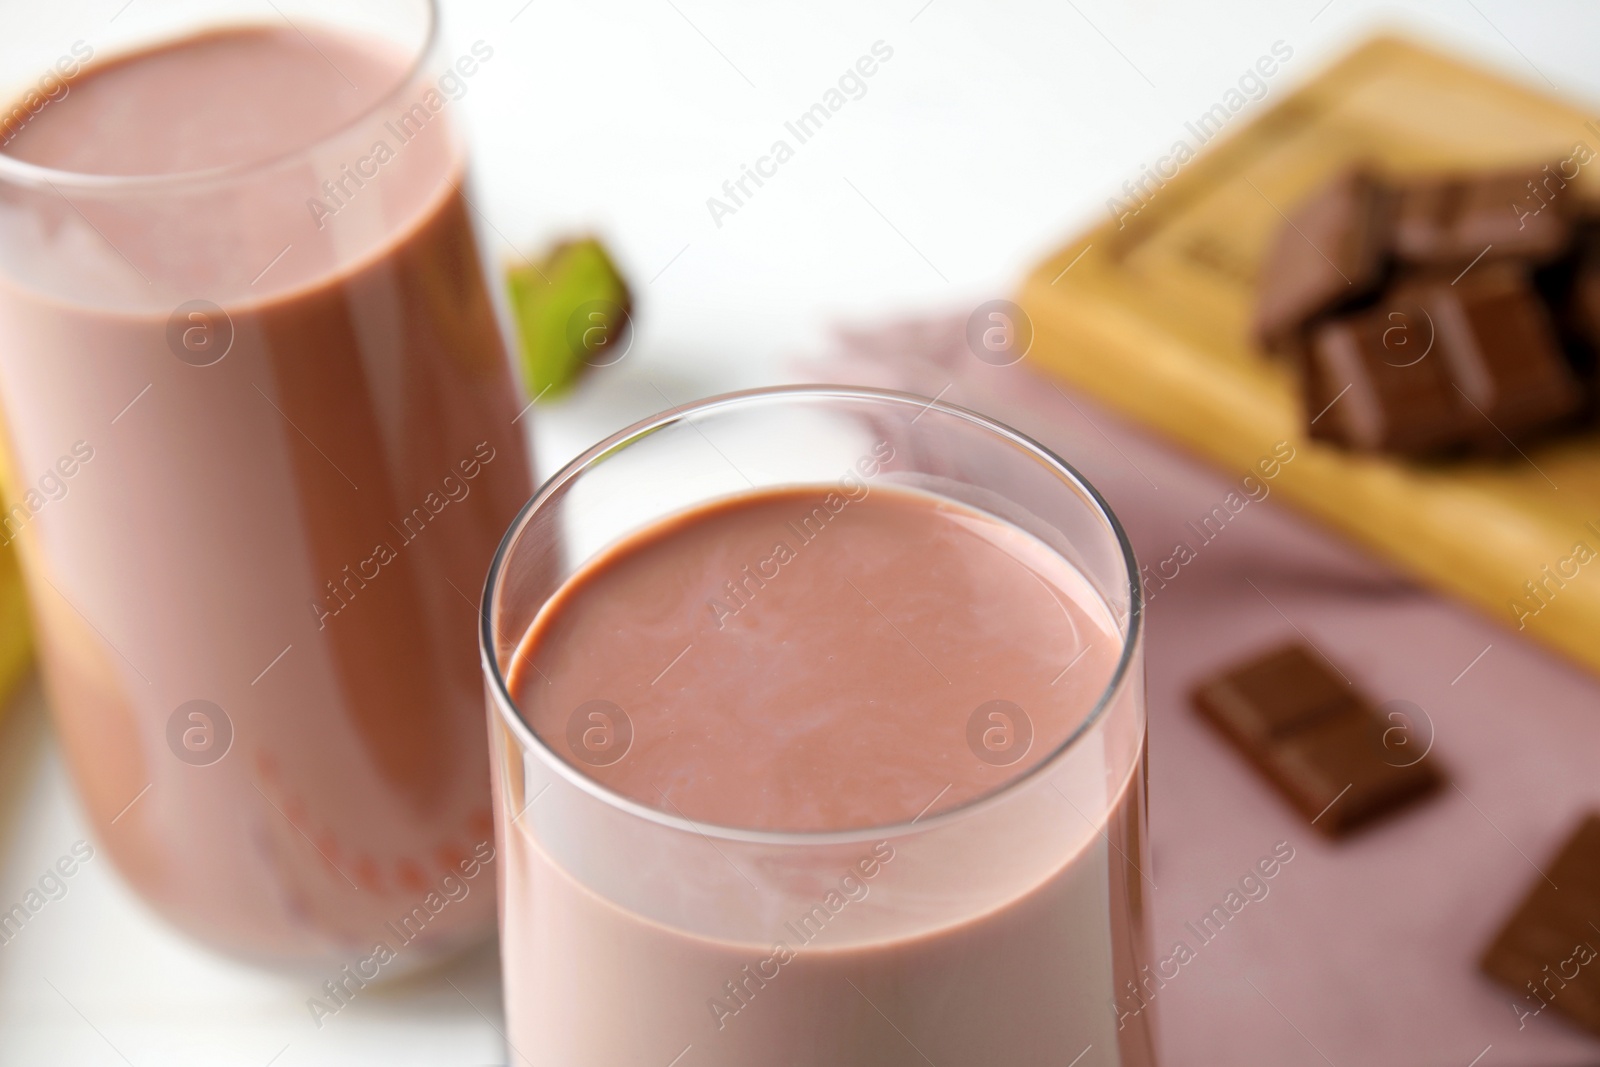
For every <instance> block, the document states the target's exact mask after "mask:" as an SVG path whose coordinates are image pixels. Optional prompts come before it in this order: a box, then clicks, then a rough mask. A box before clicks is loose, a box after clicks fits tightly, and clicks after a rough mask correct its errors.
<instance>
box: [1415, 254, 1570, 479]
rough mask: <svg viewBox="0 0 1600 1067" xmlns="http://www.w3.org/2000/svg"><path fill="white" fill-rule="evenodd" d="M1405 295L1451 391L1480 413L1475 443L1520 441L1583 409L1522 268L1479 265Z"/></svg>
mask: <svg viewBox="0 0 1600 1067" xmlns="http://www.w3.org/2000/svg"><path fill="white" fill-rule="evenodd" d="M1409 295H1410V296H1411V298H1413V299H1415V300H1416V302H1417V303H1418V304H1420V305H1421V306H1422V308H1423V309H1424V310H1425V311H1426V312H1427V313H1428V315H1429V318H1430V320H1431V321H1432V324H1433V327H1434V329H1435V331H1436V342H1435V350H1436V352H1437V353H1438V355H1439V357H1440V358H1441V359H1442V360H1443V362H1444V363H1445V365H1446V368H1447V371H1448V375H1449V378H1450V380H1451V382H1452V385H1453V387H1454V389H1455V390H1459V395H1460V397H1461V398H1462V399H1463V400H1465V401H1466V402H1467V404H1468V406H1469V407H1471V408H1472V409H1473V410H1474V412H1476V413H1478V415H1479V420H1480V422H1479V427H1478V429H1477V433H1476V439H1477V441H1478V442H1479V443H1480V444H1483V445H1486V446H1488V447H1490V448H1493V449H1499V448H1502V447H1503V446H1504V442H1505V439H1506V438H1510V439H1511V440H1512V441H1519V440H1522V439H1524V438H1526V437H1528V436H1530V435H1531V434H1532V433H1534V432H1536V431H1540V430H1544V429H1546V428H1548V427H1551V426H1553V425H1555V424H1557V423H1560V422H1561V421H1563V420H1565V419H1567V418H1569V417H1570V416H1572V415H1574V414H1576V413H1577V412H1578V411H1579V410H1580V409H1581V408H1582V407H1583V406H1584V402H1585V399H1586V397H1585V394H1584V390H1583V388H1582V386H1581V385H1580V384H1579V382H1578V378H1577V375H1576V374H1575V373H1574V372H1573V370H1572V366H1571V364H1570V363H1568V362H1567V358H1566V354H1565V352H1564V350H1563V349H1562V346H1561V342H1560V339H1559V338H1558V336H1557V334H1556V330H1555V325H1554V323H1553V322H1552V321H1551V318H1550V313H1549V311H1548V310H1547V309H1546V307H1545V306H1544V304H1543V303H1542V302H1541V301H1540V299H1539V296H1538V294H1537V292H1536V291H1535V290H1534V288H1533V285H1532V282H1531V281H1530V279H1529V276H1528V273H1527V271H1526V269H1525V268H1523V267H1521V266H1518V265H1515V264H1509V263H1503V264H1490V265H1487V266H1486V265H1483V264H1479V265H1478V266H1477V267H1475V268H1473V269H1472V270H1471V271H1469V272H1468V273H1467V274H1466V276H1464V277H1462V278H1460V279H1459V280H1457V281H1456V282H1454V283H1449V282H1445V281H1443V280H1439V281H1435V282H1432V283H1429V284H1425V285H1419V286H1417V287H1416V288H1414V289H1413V290H1411V291H1410V293H1409ZM1430 358H1431V357H1430Z"/></svg>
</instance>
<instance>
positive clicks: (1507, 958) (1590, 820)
mask: <svg viewBox="0 0 1600 1067" xmlns="http://www.w3.org/2000/svg"><path fill="white" fill-rule="evenodd" d="M1481 964H1482V967H1483V970H1484V971H1485V972H1486V973H1487V974H1489V975H1490V976H1492V977H1493V978H1496V979H1498V980H1499V981H1501V982H1504V983H1505V984H1506V986H1507V987H1508V988H1510V989H1511V990H1513V991H1514V992H1515V993H1516V994H1517V999H1514V1000H1513V1001H1512V1002H1511V1004H1512V1010H1513V1011H1515V1012H1516V1013H1517V1016H1518V1019H1519V1020H1520V1021H1521V1022H1522V1023H1523V1024H1524V1025H1526V1022H1527V1020H1528V1018H1529V1017H1530V1016H1535V1015H1540V1014H1542V1013H1543V1012H1544V1010H1545V1009H1546V1008H1550V1009H1552V1010H1553V1011H1557V1012H1560V1013H1561V1014H1563V1015H1565V1016H1566V1017H1567V1018H1568V1019H1571V1020H1572V1021H1573V1022H1575V1023H1577V1024H1578V1025H1579V1026H1582V1027H1583V1028H1585V1029H1586V1030H1589V1031H1591V1032H1593V1033H1596V1034H1600V814H1591V815H1589V816H1588V817H1587V818H1586V819H1585V820H1584V821H1583V822H1582V823H1581V824H1580V825H1579V827H1578V829H1577V831H1576V832H1574V833H1573V835H1572V836H1571V837H1570V838H1568V839H1567V842H1566V844H1564V845H1563V846H1562V847H1561V851H1560V852H1559V853H1557V854H1556V857H1555V859H1554V860H1552V861H1551V862H1549V863H1547V864H1546V865H1545V866H1544V868H1543V872H1542V873H1541V874H1540V875H1539V876H1538V877H1537V878H1535V880H1534V882H1533V885H1532V887H1531V888H1530V889H1529V890H1528V892H1527V895H1526V896H1524V897H1523V899H1522V903H1521V904H1519V905H1518V906H1517V910H1516V911H1514V912H1512V914H1511V918H1510V919H1509V920H1507V922H1506V924H1505V926H1504V927H1502V928H1501V930H1500V932H1499V934H1498V935H1496V937H1495V939H1494V941H1493V942H1491V943H1490V945H1489V947H1488V949H1487V950H1486V951H1485V952H1484V954H1483V958H1482V961H1481Z"/></svg>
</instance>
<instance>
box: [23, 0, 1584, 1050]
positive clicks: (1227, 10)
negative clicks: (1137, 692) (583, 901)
mask: <svg viewBox="0 0 1600 1067" xmlns="http://www.w3.org/2000/svg"><path fill="white" fill-rule="evenodd" d="M445 6H446V23H447V33H448V35H449V38H450V39H451V41H452V42H453V45H452V52H451V54H452V55H454V53H455V52H459V51H463V50H465V49H466V48H467V46H469V45H470V44H472V43H473V42H474V41H477V40H480V39H481V40H482V41H484V42H485V43H486V44H488V45H489V46H491V47H492V48H493V49H494V56H493V59H492V60H491V61H490V62H488V63H486V64H485V65H484V67H483V68H482V70H481V71H480V73H479V75H478V76H477V77H476V78H474V79H473V81H472V83H471V86H470V89H469V91H468V94H467V95H466V96H465V97H464V98H463V99H462V100H461V102H460V103H459V104H458V105H453V106H455V107H457V108H459V112H458V113H459V114H460V115H461V116H462V117H463V118H464V119H465V121H466V122H467V123H468V125H469V127H470V128H471V130H472V133H473V136H474V139H475V146H476V159H477V176H476V185H477V189H478V194H477V197H476V201H477V203H478V205H479V207H480V208H481V209H482V213H483V215H484V216H485V218H486V220H487V222H486V226H485V228H484V233H485V236H486V238H487V239H488V240H489V241H490V242H491V244H497V245H499V248H498V252H499V253H500V254H503V255H507V256H509V255H511V254H512V249H513V246H516V247H521V248H524V249H531V248H536V247H538V246H539V245H540V244H541V243H542V242H545V241H548V240H551V239H554V238H556V237H558V236H561V235H564V234H568V233H572V232H576V231H584V230H589V231H593V232H597V233H599V234H601V235H602V236H603V237H604V238H605V239H606V240H607V241H608V242H609V243H610V245H611V247H612V248H613V249H614V250H615V251H616V252H617V253H618V255H619V257H620V259H621V261H622V264H623V266H624V268H625V270H626V271H627V273H628V274H629V276H630V278H631V279H632V280H633V281H634V283H635V286H636V289H637V291H638V294H639V300H638V304H639V309H638V317H637V335H636V340H635V342H634V345H633V347H632V349H631V351H630V352H629V354H628V356H627V358H626V359H624V360H623V361H622V362H621V363H619V364H617V365H616V366H614V367H611V368H607V369H606V370H604V371H601V372H598V373H596V374H595V375H594V376H593V377H592V378H591V379H590V380H589V381H588V382H586V383H585V385H584V386H583V387H582V388H581V389H580V390H579V391H578V393H577V394H576V395H574V396H572V397H570V398H568V399H566V400H564V401H563V402H561V403H559V404H550V405H545V404H541V405H539V406H538V408H536V409H535V416H534V418H533V420H532V421H533V424H534V425H533V435H534V437H535V440H536V447H537V450H538V458H539V466H540V469H541V471H543V472H546V473H548V472H549V471H550V470H552V469H554V467H555V466H557V465H559V464H560V463H561V462H564V461H565V460H566V459H568V458H570V457H571V456H572V455H573V454H575V453H576V452H578V451H579V450H581V449H582V448H583V447H586V446H587V445H588V444H590V443H592V442H593V441H594V440H596V439H598V438H600V437H602V436H604V435H605V434H607V433H609V432H611V431H612V430H615V429H617V428H619V427H620V426H622V425H625V424H626V423H628V422H631V421H633V420H635V419H637V418H640V417H643V416H645V415H647V414H650V413H651V412H653V411H656V410H659V409H661V408H663V407H666V406H667V404H668V402H669V401H671V402H682V401H685V400H688V399H692V398H694V397H697V396H702V395H706V394H710V393H715V392H721V391H725V390H728V389H737V388H745V387H749V386H754V385H761V384H766V383H772V382H776V381H783V380H787V379H788V378H790V377H791V376H792V372H791V371H790V369H789V358H790V357H792V356H795V355H800V354H804V353H806V352H812V351H816V350H817V349H818V348H820V347H821V346H822V345H824V344H825V343H826V338H827V333H828V330H829V329H830V328H831V327H832V326H834V325H837V324H840V323H851V322H856V323H867V322H872V321H876V320H881V319H884V318H887V317H891V316H894V315H904V314H914V313H918V312H931V311H938V310H951V311H958V312H965V311H967V310H970V309H971V308H972V307H973V306H975V305H976V304H977V303H979V302H982V301H984V300H987V299H990V298H993V297H996V296H1003V295H1005V294H1007V293H1008V292H1009V291H1010V290H1011V289H1012V288H1013V286H1014V285H1015V283H1016V282H1017V280H1018V279H1019V278H1020V277H1021V275H1022V273H1023V272H1024V271H1025V270H1026V269H1027V267H1028V266H1029V265H1030V264H1031V263H1033V262H1034V261H1035V260H1037V259H1038V258H1039V257H1041V256H1042V255H1043V254H1045V253H1046V252H1047V251H1049V250H1050V249H1051V248H1053V247H1055V246H1056V245H1058V244H1059V243H1060V242H1061V241H1062V240H1063V239H1064V238H1065V237H1066V236H1068V235H1069V234H1070V233H1071V232H1072V231H1074V230H1075V229H1077V228H1080V227H1082V226H1084V225H1087V224H1089V223H1092V222H1097V221H1099V220H1100V219H1101V218H1102V217H1104V216H1103V214H1102V213H1103V212H1104V211H1105V200H1106V198H1107V197H1108V196H1111V195H1113V194H1115V193H1117V191H1118V190H1119V189H1120V187H1121V184H1122V182H1123V181H1124V180H1127V179H1131V178H1135V177H1137V176H1138V173H1139V167H1140V165H1141V164H1142V163H1150V162H1153V161H1154V160H1155V159H1156V157H1158V156H1160V155H1162V154H1163V153H1164V152H1165V151H1166V150H1167V149H1168V147H1169V146H1170V145H1171V143H1172V141H1173V140H1174V139H1175V138H1177V137H1179V136H1181V135H1182V134H1183V123H1184V122H1185V120H1187V119H1190V118H1192V117H1194V116H1195V115H1197V114H1199V113H1200V112H1201V111H1203V110H1204V109H1206V108H1207V107H1209V106H1210V105H1211V104H1212V103H1213V102H1215V101H1217V100H1218V99H1219V98H1220V97H1221V95H1222V93H1223V92H1224V91H1225V90H1226V89H1227V88H1229V87H1230V86H1232V85H1234V84H1235V83H1236V81H1237V79H1238V78H1239V76H1240V74H1241V73H1243V72H1244V71H1245V69H1246V68H1247V67H1249V66H1250V65H1252V64H1253V63H1254V62H1255V61H1256V59H1257V57H1259V56H1261V55H1263V54H1265V53H1267V52H1268V50H1269V49H1270V47H1271V46H1272V45H1273V43H1274V42H1277V41H1282V42H1285V43H1286V44H1287V45H1288V46H1289V47H1291V48H1292V49H1293V57H1292V58H1291V59H1290V60H1289V61H1288V62H1287V63H1285V64H1284V66H1283V68H1282V70H1281V71H1280V72H1279V73H1278V74H1277V75H1275V76H1274V77H1273V78H1272V79H1271V80H1270V82H1269V83H1268V96H1267V100H1268V101H1270V100H1271V99H1274V98H1276V97H1278V96H1281V95H1282V94H1283V93H1284V92H1285V91H1286V90H1287V88H1288V87H1289V86H1291V85H1292V84H1294V83H1297V82H1298V81H1300V80H1302V79H1303V78H1305V77H1306V76H1308V75H1309V74H1311V73H1312V72H1313V71H1315V70H1316V69H1317V68H1318V67H1319V66H1320V65H1322V64H1323V63H1325V62H1326V61H1327V60H1328V59H1330V58H1331V57H1333V56H1334V55H1336V54H1337V53H1338V52H1339V51H1341V50H1342V49H1344V48H1345V47H1348V45H1349V44H1350V43H1351V42H1353V41H1354V40H1355V39H1357V38H1359V37H1360V36H1362V35H1363V34H1365V33H1367V32H1370V31H1371V30H1372V29H1373V28H1374V27H1376V26H1380V25H1397V26H1400V27H1402V28H1408V29H1409V30H1411V31H1412V32H1414V33H1416V34H1418V35H1420V36H1423V37H1426V38H1430V39H1433V40H1436V41H1438V42H1439V43H1441V44H1447V45H1449V46H1451V47H1454V48H1456V49H1457V50H1460V51H1462V52H1464V53H1468V54H1471V55H1474V56H1476V57H1478V58H1479V59H1480V60H1482V61H1483V62H1486V63H1488V64H1490V65H1493V66H1496V67H1499V68H1502V69H1503V70H1505V71H1506V72H1507V73H1508V74H1509V75H1510V76H1512V77H1514V78H1518V79H1522V80H1525V81H1527V82H1529V83H1531V84H1534V85H1538V86H1544V87H1546V88H1549V87H1550V86H1555V87H1557V88H1558V89H1559V90H1560V91H1562V92H1565V93H1567V94H1569V95H1572V96H1574V97H1577V98H1579V99H1585V100H1591V101H1597V102H1600V63H1597V62H1596V61H1595V59H1596V56H1595V49H1596V46H1597V45H1600V5H1595V4H1586V5H1582V4H1579V3H1576V2H1572V3H1530V2H1527V0H1521V2H1516V0H1439V2H1430V3H1408V4H1399V5H1377V4H1366V3H1360V2H1358V0H1332V2H1331V3H1325V2H1324V0H1292V2H1290V0H1277V2H1266V0H1261V2H1256V3H1244V2H1237V0H1230V2H1227V3H1219V2H1212V3H1203V4H1191V3H1177V2H1173V0H1166V2H1157V0H1132V2H1128V3H1122V4H1114V3H1111V2H1110V0H1070V2H1067V3H1062V4H1043V3H1027V2H1022V0H1002V2H991V3H986V4H978V3H975V2H973V0H927V2H925V0H901V2H897V3H893V4H885V3H849V2H844V0H819V2H812V3H809V4H805V5H798V4H797V5H786V6H784V7H782V8H779V7H777V6H775V5H769V4H760V5H757V4H735V3H732V2H725V3H722V4H713V3H711V2H710V0H633V2H623V3H618V2H601V3H580V2H576V0H532V2H531V3H526V5H525V0H446V2H445ZM880 40H881V41H883V42H885V43H886V44H887V45H888V46H889V47H891V48H892V49H893V50H894V54H893V58H892V59H891V60H890V61H888V62H887V63H885V64H883V65H882V66H881V68H880V69H879V70H878V71H877V73H876V74H875V75H874V76H873V77H872V78H871V79H870V80H869V81H868V82H867V85H868V91H867V93H866V95H865V96H864V97H862V98H861V99H859V100H852V101H851V102H850V103H848V104H847V105H846V106H845V107H844V108H843V109H842V110H841V111H840V112H839V114H838V115H836V116H835V117H834V118H833V119H832V120H831V121H830V122H829V124H828V125H827V127H826V128H825V129H824V130H823V131H822V132H821V133H819V134H818V135H817V136H816V137H815V138H814V139H812V140H811V141H810V142H808V143H806V144H804V145H801V146H800V147H799V148H798V150H797V151H796V153H795V156H794V158H793V159H791V160H789V161H787V162H786V163H784V164H783V165H782V166H781V167H780V168H779V169H778V173H777V175H776V176H775V177H773V178H771V179H770V180H769V181H768V182H767V183H766V184H765V185H764V186H763V187H762V188H761V189H759V190H758V191H757V193H756V195H754V196H753V197H751V198H750V199H749V200H748V201H747V202H746V203H745V204H744V205H743V206H741V207H739V209H738V210H737V211H736V212H735V213H734V214H732V215H729V216H725V217H723V218H722V219H721V223H722V224H721V226H720V227H719V226H718V225H717V224H716V221H715V220H714V219H713V218H712V214H711V212H710V211H709V210H708V208H707V205H706V200H707V198H708V197H711V196H714V195H720V190H721V186H722V183H723V182H724V181H725V180H727V179H729V178H737V176H738V175H739V173H740V170H741V165H743V164H747V163H754V162H755V160H756V159H757V157H758V156H760V155H762V154H764V153H765V152H766V151H767V148H768V146H769V145H770V144H771V142H772V141H773V140H774V139H775V138H778V137H780V136H784V130H783V124H784V122H785V120H788V119H791V118H793V117H795V116H797V115H798V114H800V113H801V112H802V111H804V110H805V109H806V108H807V107H809V106H810V105H811V104H812V103H814V102H816V101H817V100H818V99H819V98H820V97H821V96H822V94H823V93H824V92H825V91H826V90H827V89H828V88H829V87H831V86H832V85H833V84H834V82H835V81H836V80H837V78H838V76H839V74H840V73H841V72H843V71H844V70H845V68H846V67H848V66H850V65H852V64H854V62H855V61H856V59H857V58H858V57H860V56H862V55H864V54H867V53H868V52H869V50H870V49H871V47H872V45H873V43H874V42H877V41H880ZM1264 103H1265V102H1263V104H1264ZM1263 104H1252V105H1250V106H1251V107H1252V108H1254V107H1259V106H1263ZM1596 112H1597V113H1600V105H1597V107H1596ZM664 398H665V399H664ZM47 716H48V711H47V707H46V704H45V701H44V698H43V696H42V695H41V694H40V693H39V691H38V688H37V685H36V684H30V686H29V687H28V689H27V691H26V692H25V693H24V694H23V695H22V696H21V697H20V698H19V699H18V701H17V702H16V704H15V705H14V706H13V708H12V709H11V712H10V714H9V715H8V716H7V717H6V718H5V719H4V721H3V722H0V900H5V901H9V900H14V899H18V898H20V896H21V894H22V893H23V892H24V891H25V890H26V888H27V886H28V885H29V884H31V883H33V882H34V881H35V880H36V879H37V878H38V876H39V875H40V873H41V872H43V871H44V870H45V869H46V867H48V866H49V865H51V864H52V863H53V862H54V861H55V860H56V858H57V857H58V856H60V855H61V854H62V853H63V852H64V851H65V850H66V848H67V846H68V845H70V843H71V842H73V841H75V840H77V839H79V838H83V837H86V836H88V835H87V832H86V829H85V827H84V823H83V819H82V815H81V813H80V811H79V809H78V807H77V804H76V802H75V800H74V798H73V796H72V792H71V789H70V787H69V785H68V783H67V781H66V779H65V775H64V773H63V769H62V764H61V760H60V757H59V754H58V752H57V750H56V747H55V744H54V742H53V740H52V739H51V737H50V733H49V726H48V717H47ZM496 968H497V963H496V960H495V958H494V955H493V953H492V951H485V952H483V953H480V954H479V955H477V956H475V957H472V958H470V959H467V960H464V961H461V962H460V963H459V964H458V965H455V966H453V967H451V968H448V969H447V970H445V971H444V972H442V973H437V974H434V975H431V976H425V977H421V978H418V979H415V980H413V981H411V982H409V983H403V984H400V985H397V986H393V987H390V988H379V989H374V990H370V991H367V992H364V993H363V995H362V997H361V998H360V999H358V1000H357V1001H355V1002H354V1003H353V1004H352V1006H351V1007H350V1008H349V1009H348V1010H346V1011H343V1012H341V1013H340V1014H339V1015H338V1016H337V1017H336V1018H334V1019H332V1020H329V1021H328V1022H327V1024H326V1025H324V1026H323V1027H322V1028H321V1029H320V1030H319V1029H318V1028H317V1026H316V1025H315V1024H314V1022H313V1021H312V1018H311V1016H310V1013H309V1012H308V1011H307V1009H306V1007H305V1001H306V998H307V997H308V996H310V995H311V994H312V992H313V991H312V990H311V989H309V988H305V987H304V986H303V984H296V983H295V982H293V981H289V980H285V979H282V978H278V977H274V976H271V975H267V974H262V973H259V972H255V971H251V970H249V969H246V968H243V967H240V966H237V965H235V964H233V963H231V962H228V961H226V960H222V959H219V958H217V957H215V956H213V955H211V954H210V953H208V952H206V951H205V950H204V949H201V948H199V947H197V946H195V945H193V944H191V943H189V942H188V941H186V940H184V939H182V938H180V937H179V936H177V935H176V934H174V933H172V932H171V931H170V930H168V929H167V928H166V927H164V926H163V925H161V924H160V923H159V921H158V920H156V919H155V918H154V917H153V916H152V915H151V913H150V912H148V911H147V910H146V909H145V908H144V906H143V905H142V904H141V903H140V902H139V901H138V900H136V899H135V898H133V897H132V896H131V895H130V894H129V892H128V891H127V889H126V888H125V887H124V886H123V885H122V883H121V882H120V881H119V880H118V878H117V876H116V875H115V873H114V872H113V870H112V869H111V866H110V864H109V863H107V862H105V861H104V860H99V859H97V860H96V861H93V862H91V863H89V864H88V865H87V866H86V867H85V868H84V869H83V870H82V871H81V872H80V873H79V874H78V875H76V876H75V877H74V878H73V879H72V880H71V882H70V890H69V892H68V894H67V896H65V897H64V898H62V899H61V900H59V901H56V902H53V903H52V904H50V905H49V907H47V908H46V909H45V910H44V911H42V912H41V913H40V914H39V915H38V916H37V917H36V918H35V919H34V920H33V921H31V922H30V923H29V925H28V926H27V928H26V929H25V930H24V931H23V935H22V936H20V937H18V938H17V939H15V940H14V941H13V942H12V943H10V944H9V945H5V946H3V947H0V1067H10V1065H27V1067H33V1065H52V1067H53V1065H72V1067H98V1065H101V1064H105V1065H113V1067H114V1065H123V1067H126V1065H129V1064H132V1065H137V1067H154V1065H163V1067H165V1065H174V1067H177V1065H190V1064H193V1065H204V1067H234V1065H238V1067H265V1065H267V1064H275V1065H277V1067H310V1065H314V1064H338V1065H341V1067H343V1065H353V1064H383V1065H387V1067H406V1065H412V1064H416V1065H427V1067H451V1065H458V1064H459V1065H469V1064H499V1063H504V1062H505V1058H506V1057H505V1052H504V1049H503V1045H502V1041H501V1038H500V1036H499V1029H500V1027H501V1025H502V1024H501V1011H500V1006H499V985H498V978H497V973H496ZM446 979H448V980H449V981H448V982H447V981H446ZM645 1067H649V1065H645ZM940 1067H947V1065H940Z"/></svg>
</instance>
